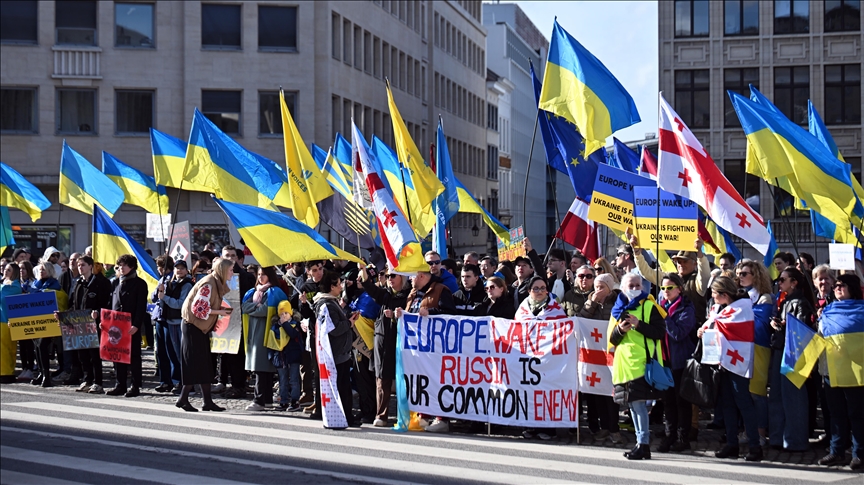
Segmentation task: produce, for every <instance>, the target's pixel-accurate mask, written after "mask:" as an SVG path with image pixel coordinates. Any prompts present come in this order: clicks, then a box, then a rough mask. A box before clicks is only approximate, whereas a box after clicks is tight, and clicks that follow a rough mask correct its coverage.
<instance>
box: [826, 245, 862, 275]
mask: <svg viewBox="0 0 864 485" xmlns="http://www.w3.org/2000/svg"><path fill="white" fill-rule="evenodd" d="M828 263H829V265H830V266H831V269H851V270H854V269H855V246H853V245H851V244H841V243H830V244H828Z"/></svg>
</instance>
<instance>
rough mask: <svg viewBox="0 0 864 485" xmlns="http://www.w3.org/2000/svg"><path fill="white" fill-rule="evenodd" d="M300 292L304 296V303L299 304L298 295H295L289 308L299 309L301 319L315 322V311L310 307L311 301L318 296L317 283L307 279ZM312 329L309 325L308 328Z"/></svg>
mask: <svg viewBox="0 0 864 485" xmlns="http://www.w3.org/2000/svg"><path fill="white" fill-rule="evenodd" d="M300 291H301V292H302V293H303V294H305V295H306V303H300V297H299V295H295V297H294V299H293V300H292V301H291V306H292V307H294V308H299V309H300V315H301V316H302V317H303V318H309V319H312V320H315V309H314V308H313V307H312V305H313V303H312V299H313V298H315V295H317V294H318V283H316V282H314V281H312V278H309V279H308V280H306V282H305V283H303V286H302V287H301V288H300ZM312 327H313V326H312V325H309V328H312Z"/></svg>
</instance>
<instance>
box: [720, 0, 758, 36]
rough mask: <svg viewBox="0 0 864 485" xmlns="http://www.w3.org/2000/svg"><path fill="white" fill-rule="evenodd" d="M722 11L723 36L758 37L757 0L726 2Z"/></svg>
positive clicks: (729, 0) (731, 0) (730, 0)
mask: <svg viewBox="0 0 864 485" xmlns="http://www.w3.org/2000/svg"><path fill="white" fill-rule="evenodd" d="M724 10H725V11H724V17H725V20H724V23H723V33H724V34H726V35H759V1H758V0H726V2H725V4H724Z"/></svg>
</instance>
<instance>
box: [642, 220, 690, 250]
mask: <svg viewBox="0 0 864 485" xmlns="http://www.w3.org/2000/svg"><path fill="white" fill-rule="evenodd" d="M698 231H699V229H698V227H697V222H696V221H695V220H693V219H666V218H662V217H661V218H660V226H659V231H658V226H657V219H656V218H649V217H639V218H636V237H638V238H639V244H640V245H641V246H642V247H644V248H646V249H654V248H656V247H657V241H658V239H659V241H660V247H659V248H660V250H661V251H663V250H668V251H678V250H682V251H692V250H693V241H694V240H695V239H696V237H697V236H698V234H699V233H698Z"/></svg>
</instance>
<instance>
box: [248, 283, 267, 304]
mask: <svg viewBox="0 0 864 485" xmlns="http://www.w3.org/2000/svg"><path fill="white" fill-rule="evenodd" d="M269 289H270V283H267V284H266V285H257V286H256V287H255V294H254V295H252V301H254V302H255V304H256V305H260V304H261V300H263V299H264V295H265V294H267V290H269Z"/></svg>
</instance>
